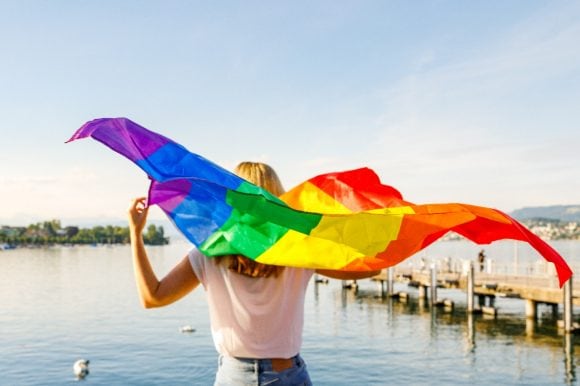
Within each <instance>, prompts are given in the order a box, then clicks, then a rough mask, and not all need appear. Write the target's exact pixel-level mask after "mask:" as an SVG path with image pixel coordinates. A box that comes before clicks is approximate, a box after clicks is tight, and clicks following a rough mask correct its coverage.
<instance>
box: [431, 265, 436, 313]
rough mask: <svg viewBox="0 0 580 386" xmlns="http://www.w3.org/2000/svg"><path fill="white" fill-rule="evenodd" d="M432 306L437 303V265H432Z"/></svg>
mask: <svg viewBox="0 0 580 386" xmlns="http://www.w3.org/2000/svg"><path fill="white" fill-rule="evenodd" d="M430 295H431V306H434V305H435V304H436V303H437V268H435V264H432V265H431V294H430Z"/></svg>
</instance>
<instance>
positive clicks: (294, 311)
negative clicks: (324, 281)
mask: <svg viewBox="0 0 580 386" xmlns="http://www.w3.org/2000/svg"><path fill="white" fill-rule="evenodd" d="M189 261H190V263H191V266H192V268H193V271H194V272H195V275H196V276H197V277H198V279H199V280H200V281H201V283H202V285H203V287H204V289H205V291H206V294H207V300H208V304H209V312H210V320H211V329H212V336H213V341H214V344H215V347H216V349H217V351H218V353H220V354H222V355H226V356H233V357H238V358H290V357H292V356H294V355H296V354H298V352H299V351H300V347H301V346H302V327H303V325H304V297H305V293H306V288H307V286H308V281H309V280H310V278H311V277H312V274H313V273H314V271H312V270H309V269H302V268H289V267H286V268H284V270H283V271H282V273H281V274H280V275H278V277H269V278H251V277H247V276H243V275H240V274H238V273H235V272H233V271H231V270H229V269H228V268H227V264H216V263H215V260H214V259H211V258H207V257H205V256H204V255H203V254H202V253H201V252H199V251H198V250H197V249H193V250H192V251H191V252H190V253H189Z"/></svg>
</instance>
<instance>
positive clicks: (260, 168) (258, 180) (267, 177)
mask: <svg viewBox="0 0 580 386" xmlns="http://www.w3.org/2000/svg"><path fill="white" fill-rule="evenodd" d="M234 172H235V173H236V174H237V175H238V176H240V177H242V178H243V179H245V180H247V181H249V182H251V183H253V184H254V185H257V186H259V187H261V188H263V189H265V190H267V191H268V192H269V193H271V194H273V195H274V196H276V197H278V196H281V195H282V194H284V187H283V186H282V183H281V182H280V179H279V178H278V175H277V174H276V172H275V171H274V169H272V167H271V166H270V165H266V164H265V163H262V162H241V163H240V164H238V166H236V168H235V170H234ZM222 261H228V263H229V264H228V268H229V269H230V270H232V271H234V272H237V273H239V274H241V275H244V276H248V277H253V278H259V277H270V276H272V275H274V277H277V276H278V275H279V274H280V273H281V272H282V270H283V269H284V267H281V266H276V265H269V264H262V263H258V262H256V261H255V260H252V259H249V258H247V257H246V256H243V255H226V256H218V257H216V262H217V264H220V263H221V262H222Z"/></svg>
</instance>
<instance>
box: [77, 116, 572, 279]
mask: <svg viewBox="0 0 580 386" xmlns="http://www.w3.org/2000/svg"><path fill="white" fill-rule="evenodd" d="M85 137H92V138H94V139H96V140H97V141H99V142H102V143H103V144H104V145H106V146H108V147H110V148H111V149H112V150H114V151H115V152H117V153H120V154H121V155H123V156H125V157H126V158H128V159H129V160H131V161H133V162H134V163H135V164H137V165H138V166H139V167H140V168H141V169H143V171H145V173H147V175H148V176H149V177H150V178H151V180H152V181H151V186H150V189H149V197H148V202H149V205H154V204H156V205H158V206H159V207H160V208H161V209H162V210H163V211H164V212H165V213H166V214H167V215H168V216H169V218H170V219H171V220H172V221H173V223H174V224H175V225H176V227H177V228H178V229H179V230H180V231H181V232H182V233H183V235H184V236H185V237H187V238H188V239H189V240H190V241H191V242H192V243H194V244H195V245H196V246H197V247H198V248H199V249H200V251H201V252H203V253H204V254H205V255H206V256H210V257H211V256H218V255H224V254H242V255H244V256H247V257H249V258H251V259H254V260H256V261H259V262H262V263H267V264H276V265H285V266H294V267H305V268H316V269H334V270H351V271H365V270H376V269H382V268H386V267H389V266H393V265H395V264H397V263H399V262H401V261H403V260H404V259H406V258H408V257H410V256H412V255H413V254H415V253H417V252H418V251H420V250H421V249H423V248H425V247H427V246H428V245H430V244H431V243H433V242H434V241H436V240H438V239H439V238H441V237H442V236H443V235H445V234H446V233H447V232H449V231H454V232H456V233H458V234H460V235H462V236H464V237H466V238H467V239H469V240H472V241H473V242H475V243H478V244H488V243H491V242H493V241H496V240H501V239H513V240H520V241H524V242H527V243H529V244H530V245H531V246H532V247H533V248H535V249H536V250H537V251H538V252H539V253H540V254H541V255H542V256H543V257H544V258H545V259H546V260H547V261H549V262H551V263H553V264H554V266H555V268H556V270H557V273H558V277H559V281H560V285H563V284H564V283H565V282H566V281H567V280H568V279H569V278H570V277H571V275H572V271H571V270H570V268H569V267H568V265H567V264H566V262H565V260H564V259H563V258H562V257H561V256H560V255H559V254H558V253H557V252H556V251H555V250H554V249H553V248H552V247H550V246H549V245H548V244H547V243H546V242H544V241H543V240H541V239H540V238H539V237H537V236H536V235H534V234H533V233H531V232H530V231H529V230H528V229H526V228H525V227H524V226H523V225H521V224H520V223H519V222H517V221H516V220H514V219H513V218H511V217H509V216H508V215H507V214H505V213H502V212H500V211H498V210H496V209H491V208H485V207H481V206H475V205H468V204H457V203H450V204H426V205H415V204H412V203H410V202H407V201H405V200H404V199H403V197H402V196H401V194H400V193H399V192H398V191H397V190H396V189H394V188H393V187H390V186H387V185H383V184H381V182H380V180H379V178H378V176H377V175H376V174H375V173H374V172H373V171H372V170H371V169H368V168H362V169H356V170H351V171H346V172H338V173H329V174H324V175H320V176H317V177H314V178H311V179H310V180H308V181H306V182H304V183H302V184H300V185H298V186H297V187H295V188H293V189H291V190H290V191H288V192H287V193H285V194H284V195H282V196H281V197H279V198H278V197H274V196H272V195H271V194H269V193H268V192H266V191H265V190H263V189H261V188H259V187H257V186H255V185H253V184H251V183H249V182H247V181H245V180H244V179H242V178H240V177H238V176H236V175H235V174H233V173H231V172H229V171H227V170H225V169H223V168H221V167H220V166H218V165H216V164H214V163H212V162H210V161H209V160H207V159H205V158H203V157H201V156H199V155H197V154H194V153H191V152H189V151H188V150H187V149H185V148H184V147H183V146H181V145H179V144H177V143H175V142H174V141H172V140H170V139H168V138H166V137H164V136H162V135H159V134H157V133H154V132H152V131H150V130H147V129H146V128H144V127H142V126H139V125H138V124H136V123H134V122H132V121H130V120H128V119H126V118H102V119H96V120H93V121H90V122H87V123H86V124H85V125H83V126H82V127H81V128H80V129H79V130H77V132H76V133H75V134H74V135H73V136H72V137H71V139H69V141H67V142H70V141H73V140H76V139H80V138H85Z"/></svg>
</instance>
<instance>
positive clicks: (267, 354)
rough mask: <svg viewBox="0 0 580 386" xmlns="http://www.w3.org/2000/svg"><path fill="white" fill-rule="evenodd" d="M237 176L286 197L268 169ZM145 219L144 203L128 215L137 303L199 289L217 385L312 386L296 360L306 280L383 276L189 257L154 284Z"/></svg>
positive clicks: (157, 302) (245, 169) (251, 167)
mask: <svg viewBox="0 0 580 386" xmlns="http://www.w3.org/2000/svg"><path fill="white" fill-rule="evenodd" d="M236 174H238V175H239V176H240V177H242V178H245V179H246V180H248V181H250V182H252V183H254V184H256V185H258V186H260V187H262V188H264V189H266V190H268V191H269V192H270V193H272V194H274V195H276V196H279V195H281V194H282V193H283V192H284V189H283V188H282V184H281V183H280V180H279V179H278V176H277V175H276V173H275V172H274V170H273V169H272V168H271V167H270V166H268V165H266V164H262V163H256V162H243V163H241V164H240V165H238V167H237V168H236ZM147 211H148V208H147V206H146V200H145V198H138V199H135V200H134V201H133V203H132V204H131V207H130V209H129V227H130V230H131V232H130V233H131V245H132V252H133V263H134V268H135V278H136V281H137V287H138V290H139V295H140V298H141V301H142V303H143V305H144V306H145V307H146V308H150V307H162V306H166V305H168V304H171V303H173V302H175V301H177V300H179V299H181V298H182V297H184V296H185V295H187V294H188V293H190V292H191V291H192V290H194V289H195V288H196V287H197V286H198V285H199V284H202V286H203V288H204V290H205V292H206V295H207V300H208V303H209V314H210V320H211V332H212V336H213V340H214V343H215V347H216V349H217V351H218V353H219V364H218V370H217V374H216V379H215V385H266V384H268V385H271V386H275V385H311V384H312V382H311V381H310V377H309V375H308V371H307V370H306V365H305V364H304V361H303V360H302V358H301V357H300V354H299V353H300V349H301V346H302V327H303V319H304V297H305V295H306V288H307V285H308V282H309V281H310V278H311V277H312V275H313V274H314V273H318V274H321V275H324V276H327V277H331V278H334V279H339V280H356V279H363V278H369V277H372V276H375V275H378V274H379V273H380V271H372V272H346V271H332V270H312V269H305V268H292V267H281V266H273V265H265V264H261V263H258V262H256V261H254V260H251V259H249V258H247V257H245V256H241V255H225V256H218V257H215V258H211V259H210V258H207V257H206V256H204V255H203V254H202V253H201V252H200V251H199V250H197V249H193V250H191V251H190V252H189V253H188V254H187V255H186V256H185V257H184V258H183V259H182V260H181V262H179V263H178V264H177V265H176V266H175V267H174V268H173V270H171V271H170V272H169V273H168V274H167V275H165V277H163V278H162V279H161V280H159V279H157V276H156V275H155V273H154V271H153V268H152V266H151V264H150V262H149V258H148V256H147V251H146V250H145V245H144V244H143V238H142V232H143V228H144V227H145V223H146V221H147ZM248 237H251V235H249V236H248ZM329 355H330V354H329Z"/></svg>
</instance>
